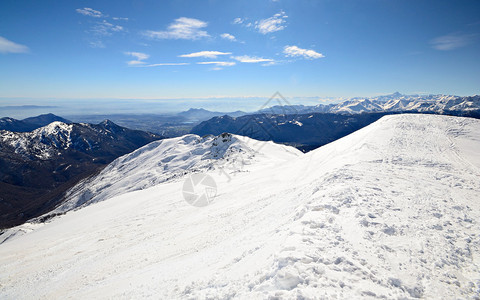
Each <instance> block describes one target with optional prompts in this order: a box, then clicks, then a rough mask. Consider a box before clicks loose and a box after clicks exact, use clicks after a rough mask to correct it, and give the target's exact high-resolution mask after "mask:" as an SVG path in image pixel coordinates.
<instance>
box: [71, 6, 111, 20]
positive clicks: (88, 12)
mask: <svg viewBox="0 0 480 300" xmlns="http://www.w3.org/2000/svg"><path fill="white" fill-rule="evenodd" d="M76 11H77V13H79V14H82V15H84V16H89V17H94V18H101V17H104V16H105V15H104V14H102V12H100V11H98V10H94V9H93V8H90V7H84V8H77V9H76Z"/></svg>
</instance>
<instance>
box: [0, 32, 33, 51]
mask: <svg viewBox="0 0 480 300" xmlns="http://www.w3.org/2000/svg"><path fill="white" fill-rule="evenodd" d="M28 51H29V49H28V47H27V46H24V45H20V44H17V43H14V42H12V41H9V40H7V39H6V38H4V37H1V36H0V53H4V54H6V53H27V52H28Z"/></svg>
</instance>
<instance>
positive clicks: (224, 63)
mask: <svg viewBox="0 0 480 300" xmlns="http://www.w3.org/2000/svg"><path fill="white" fill-rule="evenodd" d="M197 64H199V65H216V66H218V67H231V66H234V65H235V64H236V63H235V62H233V61H202V62H198V63H197Z"/></svg>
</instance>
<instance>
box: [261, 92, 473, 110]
mask: <svg viewBox="0 0 480 300" xmlns="http://www.w3.org/2000/svg"><path fill="white" fill-rule="evenodd" d="M479 110H480V95H476V96H467V97H459V96H446V95H402V94H400V93H398V92H396V93H393V94H390V95H384V96H378V97H371V98H360V97H357V98H351V99H349V100H346V101H343V102H340V103H336V104H326V105H325V104H318V105H315V106H304V105H277V106H273V107H269V108H265V109H262V110H260V111H259V113H266V114H306V113H339V114H358V113H369V112H428V113H438V114H448V113H449V112H470V111H479Z"/></svg>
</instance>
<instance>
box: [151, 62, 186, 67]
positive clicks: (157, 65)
mask: <svg viewBox="0 0 480 300" xmlns="http://www.w3.org/2000/svg"><path fill="white" fill-rule="evenodd" d="M185 65H189V63H160V64H151V65H146V66H145V67H160V66H185Z"/></svg>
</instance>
